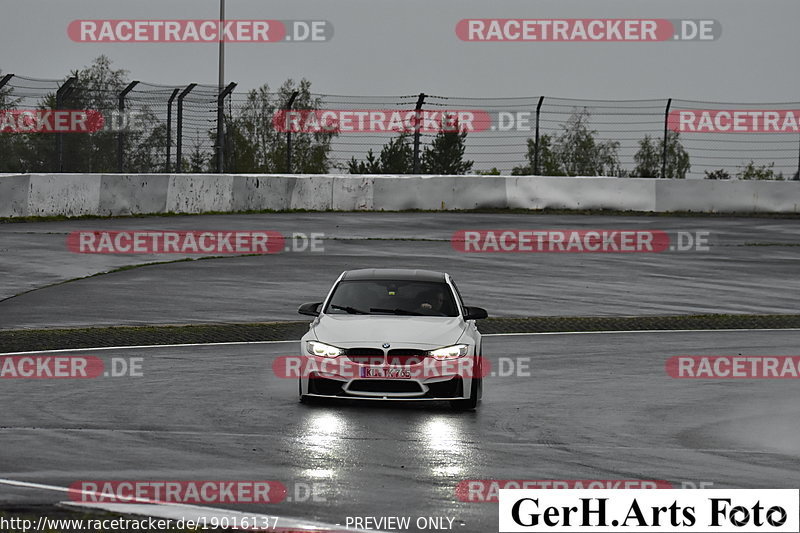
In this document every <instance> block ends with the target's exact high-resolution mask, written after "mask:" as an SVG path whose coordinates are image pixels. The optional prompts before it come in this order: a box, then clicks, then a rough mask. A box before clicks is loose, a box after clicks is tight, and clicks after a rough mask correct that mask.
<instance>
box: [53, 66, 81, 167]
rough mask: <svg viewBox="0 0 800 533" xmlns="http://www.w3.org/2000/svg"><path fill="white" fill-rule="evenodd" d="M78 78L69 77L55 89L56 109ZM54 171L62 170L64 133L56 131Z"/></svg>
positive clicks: (69, 92) (59, 107) (58, 108)
mask: <svg viewBox="0 0 800 533" xmlns="http://www.w3.org/2000/svg"><path fill="white" fill-rule="evenodd" d="M76 81H78V78H76V77H74V76H73V77H71V78H67V80H66V81H65V82H64V83H63V84H61V87H59V88H58V90H57V91H56V111H58V110H60V109H61V106H62V105H64V99H65V98H66V97H67V96H69V95H70V94H72V91H74V90H75V89H74V88H73V87H72V86H73V85H74V84H75V82H76ZM56 172H64V134H63V133H56Z"/></svg>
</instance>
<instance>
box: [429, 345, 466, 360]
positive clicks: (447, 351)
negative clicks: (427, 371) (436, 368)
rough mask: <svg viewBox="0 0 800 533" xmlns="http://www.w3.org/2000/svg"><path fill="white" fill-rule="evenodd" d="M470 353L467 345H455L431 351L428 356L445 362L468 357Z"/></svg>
mask: <svg viewBox="0 0 800 533" xmlns="http://www.w3.org/2000/svg"><path fill="white" fill-rule="evenodd" d="M468 351H469V346H467V345H466V344H454V345H453V346H445V347H444V348H438V349H436V350H431V351H429V352H428V355H429V356H431V357H433V358H434V359H436V360H438V361H443V360H445V359H457V358H459V357H464V356H465V355H467V352H468Z"/></svg>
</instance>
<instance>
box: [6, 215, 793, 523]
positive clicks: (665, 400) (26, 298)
mask: <svg viewBox="0 0 800 533" xmlns="http://www.w3.org/2000/svg"><path fill="white" fill-rule="evenodd" d="M133 227H137V228H145V227H146V228H154V229H155V228H158V229H195V228H197V229H207V228H212V229H216V228H220V227H224V228H236V229H277V230H279V231H284V232H290V231H302V232H307V233H308V232H316V231H324V232H326V233H327V235H328V236H329V237H337V238H352V237H378V238H381V239H389V238H392V237H404V238H409V237H423V238H431V239H438V240H436V241H418V240H417V241H414V240H411V241H409V240H398V241H394V240H374V241H352V240H346V241H343V240H331V241H329V242H326V252H325V253H324V254H309V253H300V254H298V253H286V254H280V255H275V256H264V257H241V258H227V259H224V260H209V261H200V262H190V263H175V264H172V265H161V266H152V267H145V268H139V269H134V270H128V271H124V272H119V273H115V274H111V275H107V276H99V277H95V278H89V279H86V280H82V281H78V282H72V283H68V284H64V285H56V286H52V287H48V288H43V289H41V290H36V291H33V292H30V293H27V294H23V295H21V296H16V297H13V298H10V299H7V300H4V301H2V302H0V328H15V327H55V326H69V325H90V324H132V323H190V322H237V321H263V320H269V319H296V318H297V315H295V314H294V309H296V306H297V304H298V303H301V302H303V301H309V300H314V299H320V298H321V296H322V293H323V292H324V290H325V289H327V287H328V286H329V284H330V282H331V281H332V280H333V279H334V278H335V277H336V275H338V273H339V272H340V271H341V270H343V269H345V268H355V267H362V266H409V265H417V266H427V267H430V268H435V269H444V270H448V271H450V272H451V273H453V275H454V276H455V277H456V280H457V281H459V284H460V286H461V290H462V292H463V293H464V294H465V297H466V299H467V300H468V303H471V304H473V305H484V306H485V307H487V308H489V310H490V312H491V313H492V314H493V315H495V316H529V315H558V314H563V315H574V314H579V315H636V314H682V313H695V312H755V313H759V312H761V313H781V312H786V313H792V312H796V310H797V295H798V294H799V292H798V289H800V276H798V273H800V267H798V264H800V263H798V259H799V257H798V255H800V247H798V246H797V244H800V238H799V237H800V230H798V224H797V221H795V220H768V219H706V218H697V219H691V218H688V219H684V218H675V219H672V218H661V217H657V218H656V217H654V218H649V217H648V218H633V217H618V218H614V217H591V218H589V217H567V216H565V217H558V216H554V217H540V216H521V215H466V214H442V215H433V214H386V215H379V214H365V215H361V214H359V215H356V214H336V215H334V214H305V215H296V216H289V215H277V216H261V215H259V216H257V215H252V216H241V217H238V216H236V217H197V218H195V217H178V218H160V219H158V218H157V219H152V218H147V219H123V220H113V221H74V222H59V223H48V224H41V223H37V224H24V225H17V224H14V225H2V226H0V249H3V255H2V259H0V268H2V273H3V275H4V280H5V283H4V284H3V286H2V291H3V297H9V296H12V295H14V294H18V293H19V292H22V291H23V290H27V289H32V288H36V287H41V286H44V285H47V284H49V283H54V282H57V281H62V280H64V279H68V278H70V277H74V276H79V275H88V274H92V273H95V272H98V271H102V270H106V269H108V268H109V267H112V266H120V265H124V264H131V263H136V262H144V261H148V260H155V259H163V258H155V257H146V258H141V257H137V256H113V257H107V256H79V255H74V254H70V253H69V252H66V251H65V250H64V248H63V242H64V238H65V234H66V233H67V232H68V231H72V230H73V229H98V228H113V229H129V228H133ZM465 227H467V228H509V227H510V228H534V227H535V228H539V229H542V228H571V229H587V228H591V227H595V228H614V229H616V228H636V229H664V230H667V231H677V230H678V229H682V230H688V231H696V230H699V229H700V230H710V231H712V236H713V238H714V239H715V240H714V241H712V242H713V243H714V244H715V246H713V247H712V250H711V251H709V252H703V253H699V252H698V253H678V252H665V253H663V254H652V255H638V254H635V255H628V256H622V255H602V256H601V255H586V254H583V255H573V254H570V255H565V254H558V255H557V254H547V255H543V254H534V255H523V254H520V255H506V254H488V255H469V256H465V255H463V254H458V253H457V252H455V251H453V250H452V248H451V247H450V245H449V242H448V241H447V239H449V237H450V235H451V234H452V232H453V231H455V230H456V229H460V228H465ZM753 243H759V244H762V245H763V244H767V246H750V245H747V244H753ZM799 345H800V332H796V331H755V332H747V331H741V332H677V333H635V334H626V333H614V334H586V335H538V336H509V337H488V338H487V339H486V341H485V348H484V351H485V352H486V354H487V355H489V356H490V357H492V358H499V357H508V358H512V360H518V358H530V361H531V363H530V364H531V369H532V373H531V376H530V377H526V376H508V377H500V376H494V377H490V378H488V379H487V382H486V387H485V399H484V402H483V404H482V406H481V407H480V409H479V410H478V411H477V412H475V413H454V412H451V411H450V410H449V409H448V408H447V407H445V406H417V405H414V406H401V407H392V406H386V405H375V404H369V405H361V404H334V405H324V406H304V405H300V404H298V403H297V401H296V391H297V388H296V382H295V381H294V380H284V379H279V378H277V377H275V376H274V375H273V374H272V370H271V366H270V365H271V361H272V360H273V359H274V358H275V357H276V356H279V355H285V354H289V353H294V350H295V349H296V348H295V345H294V344H292V343H283V344H266V345H249V346H241V345H239V346H214V347H212V346H207V347H185V348H168V347H167V348H155V349H141V348H137V349H131V350H124V351H123V350H120V351H113V350H112V351H103V352H94V353H91V355H97V356H100V357H103V358H104V359H106V360H107V359H108V358H110V357H115V356H119V357H142V358H143V374H144V375H143V376H142V377H127V378H98V379H93V380H69V381H56V380H53V381H30V380H2V383H0V405H2V407H3V408H2V409H1V410H0V450H2V451H1V452H0V477H2V478H10V479H17V480H24V481H32V482H37V483H44V484H52V485H58V486H67V485H69V484H70V483H72V482H74V481H76V480H81V479H100V480H103V479H141V480H147V479H150V480H166V479H170V480H171V479H176V480H181V479H183V480H189V479H195V480H197V479H273V480H278V481H281V482H283V483H284V484H285V485H287V487H289V488H290V490H291V489H293V487H295V486H300V485H303V484H310V483H312V482H316V483H319V484H324V486H325V487H324V488H320V486H319V485H318V488H320V490H321V493H320V496H321V498H322V499H324V501H316V502H314V501H308V502H296V501H292V502H290V501H285V502H283V503H280V504H274V505H260V506H259V505H241V506H238V508H240V509H242V510H245V511H255V512H261V513H267V514H268V513H277V514H281V515H287V516H303V517H306V518H313V519H317V520H322V521H326V522H330V523H343V521H344V520H345V519H346V517H347V516H364V515H369V516H380V515H401V516H412V517H417V516H447V517H451V518H455V519H456V524H461V525H458V526H456V528H455V530H456V531H464V532H470V533H472V532H475V533H479V532H485V531H493V530H496V529H495V528H496V520H497V514H496V505H494V504H491V503H475V502H461V501H459V500H458V499H457V498H456V495H455V487H456V485H457V484H458V482H459V481H461V480H468V479H645V480H648V479H654V480H665V481H669V482H672V483H673V484H675V485H677V486H680V484H681V483H682V482H689V483H695V484H698V483H713V484H714V485H713V486H714V487H715V488H745V487H754V488H756V487H758V488H796V487H797V485H798V482H800V457H799V455H800V435H798V427H800V402H798V398H800V394H798V391H797V381H796V380H744V381H742V380H737V381H722V380H718V381H705V380H700V381H694V380H674V379H671V378H669V377H668V376H667V375H666V373H665V371H664V361H665V360H666V359H667V358H668V357H670V356H673V355H681V354H698V355H702V354H708V355H715V354H734V355H735V354H739V353H743V354H747V355H797V354H798V346H799ZM77 353H80V352H77ZM62 499H63V496H62V495H60V494H56V493H52V492H47V491H40V490H34V489H21V488H11V487H3V486H0V508H2V506H4V505H10V504H15V503H26V504H34V503H45V502H55V501H60V500H62ZM234 507H236V506H234Z"/></svg>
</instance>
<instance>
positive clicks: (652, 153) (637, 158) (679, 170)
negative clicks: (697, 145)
mask: <svg viewBox="0 0 800 533" xmlns="http://www.w3.org/2000/svg"><path fill="white" fill-rule="evenodd" d="M679 136H680V134H679V133H678V132H676V131H670V132H667V165H666V169H665V170H666V175H665V176H664V177H666V178H671V179H681V180H682V179H686V173H687V172H689V169H690V168H691V165H690V164H689V154H688V153H687V152H686V150H685V149H684V148H683V145H682V144H681V141H680V139H679ZM663 157H664V141H663V138H660V139H653V138H652V137H650V135H645V136H644V139H642V140H641V141H639V151H637V152H636V154H635V155H634V156H633V160H634V162H635V163H636V167H635V168H634V169H633V172H631V176H634V177H639V178H658V177H660V176H661V166H662V163H663Z"/></svg>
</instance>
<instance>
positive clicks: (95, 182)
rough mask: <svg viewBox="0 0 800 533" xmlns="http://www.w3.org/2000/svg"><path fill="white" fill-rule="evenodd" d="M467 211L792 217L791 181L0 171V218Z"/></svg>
mask: <svg viewBox="0 0 800 533" xmlns="http://www.w3.org/2000/svg"><path fill="white" fill-rule="evenodd" d="M476 208H522V209H545V208H557V209H615V210H633V211H657V212H669V211H698V212H718V213H726V212H762V213H786V212H791V213H796V212H798V210H800V183H797V182H792V181H788V182H779V181H735V180H730V181H728V180H724V181H716V180H660V179H645V178H606V177H585V178H563V177H542V176H402V177H400V176H350V175H313V176H308V175H305V176H299V175H244V174H243V175H214V174H169V175H168V174H0V217H21V216H50V215H67V216H77V215H130V214H148V213H153V214H157V213H168V212H172V213H202V212H208V211H222V212H230V211H246V210H264V209H274V210H287V209H308V210H313V211H325V210H335V211H359V210H376V211H380V210H386V211H398V210H405V209H424V210H455V209H476Z"/></svg>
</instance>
